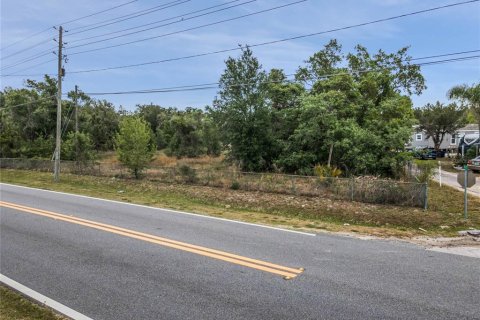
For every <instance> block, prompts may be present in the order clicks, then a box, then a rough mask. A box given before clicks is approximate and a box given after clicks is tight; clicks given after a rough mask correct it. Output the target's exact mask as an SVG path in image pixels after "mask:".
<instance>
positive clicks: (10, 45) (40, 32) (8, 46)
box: [0, 27, 52, 51]
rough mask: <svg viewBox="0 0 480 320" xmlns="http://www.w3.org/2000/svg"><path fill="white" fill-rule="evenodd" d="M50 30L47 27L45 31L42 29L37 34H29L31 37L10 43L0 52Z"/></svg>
mask: <svg viewBox="0 0 480 320" xmlns="http://www.w3.org/2000/svg"><path fill="white" fill-rule="evenodd" d="M51 28H52V27H48V28H46V29H44V30H41V31H38V32H36V33H34V34H31V35H29V36H27V37H25V38H22V39H20V40H18V41H15V42H12V43H10V44H9V45H6V46H5V47H2V48H1V49H0V51H3V50H5V49H7V48H10V47H12V46H14V45H16V44H17V43H20V42H23V41H25V40H28V39H31V38H33V37H35V36H38V35H39V34H42V33H44V32H47V31H48V30H50V29H51Z"/></svg>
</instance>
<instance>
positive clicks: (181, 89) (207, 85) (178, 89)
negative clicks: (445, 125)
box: [9, 55, 480, 108]
mask: <svg viewBox="0 0 480 320" xmlns="http://www.w3.org/2000/svg"><path fill="white" fill-rule="evenodd" d="M479 58H480V55H475V56H469V57H462V58H452V59H445V60H437V61H430V62H423V63H417V64H412V65H417V66H429V65H438V64H444V63H452V62H458V61H466V60H472V59H479ZM417 59H423V58H417ZM410 60H414V59H410ZM385 69H389V68H385ZM381 70H382V68H377V69H371V70H357V71H354V72H339V73H332V74H328V75H323V76H321V78H329V77H333V76H339V75H352V74H358V73H367V72H378V71H381ZM293 75H294V74H289V75H285V76H286V77H290V76H293ZM282 82H292V80H287V81H266V82H265V83H282ZM219 84H220V83H219V82H211V83H204V84H193V85H183V86H176V87H166V88H158V89H144V90H133V91H115V92H86V93H85V94H86V95H89V96H100V95H122V94H149V93H170V92H186V91H200V90H211V89H218V85H219ZM248 84H249V83H247V82H244V83H240V84H237V85H236V86H242V85H248ZM65 95H66V94H65ZM55 97H57V96H56V95H53V96H50V97H45V98H41V99H37V100H34V101H29V102H26V103H22V104H17V105H13V106H9V107H10V108H15V107H20V106H24V105H28V104H31V103H36V102H39V101H43V100H47V99H51V98H55Z"/></svg>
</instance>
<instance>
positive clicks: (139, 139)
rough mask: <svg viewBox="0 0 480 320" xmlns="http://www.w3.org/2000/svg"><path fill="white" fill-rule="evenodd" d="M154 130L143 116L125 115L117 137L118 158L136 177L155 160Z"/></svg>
mask: <svg viewBox="0 0 480 320" xmlns="http://www.w3.org/2000/svg"><path fill="white" fill-rule="evenodd" d="M152 137H153V132H152V130H151V129H150V127H149V125H148V123H147V122H146V121H145V120H143V119H142V118H138V117H132V116H125V117H123V118H122V120H121V122H120V128H119V132H118V133H117V135H116V138H115V149H116V151H117V155H118V159H119V160H120V162H121V163H122V164H124V165H125V166H126V167H127V168H129V169H130V170H131V171H132V173H133V175H134V176H135V178H136V179H139V178H140V175H141V172H142V171H143V170H144V169H145V168H146V167H147V166H148V164H149V163H150V162H152V160H153V156H154V154H155V150H156V147H155V144H154V142H153V139H152Z"/></svg>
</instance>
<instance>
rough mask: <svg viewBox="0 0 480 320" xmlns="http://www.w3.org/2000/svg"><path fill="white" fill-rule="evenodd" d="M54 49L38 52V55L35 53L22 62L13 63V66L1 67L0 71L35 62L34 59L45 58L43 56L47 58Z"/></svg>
mask: <svg viewBox="0 0 480 320" xmlns="http://www.w3.org/2000/svg"><path fill="white" fill-rule="evenodd" d="M55 49H56V48H55V47H52V48H50V49H48V50H45V51H42V52H39V53H37V54H35V55H33V56H30V57H28V58H25V59H23V60H20V61H17V62H15V63H13V64H10V65H8V66H6V67H3V68H2V69H1V70H0V71H3V70H6V69H10V68H13V67H16V66H19V65H21V64H24V63H26V62H30V61H33V60H36V59H38V58H41V57H45V56H47V55H49V54H52V53H54V51H53V50H55Z"/></svg>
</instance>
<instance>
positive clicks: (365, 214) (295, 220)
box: [0, 170, 480, 237]
mask: <svg viewBox="0 0 480 320" xmlns="http://www.w3.org/2000/svg"><path fill="white" fill-rule="evenodd" d="M0 181H2V182H5V183H15V184H20V185H25V186H31V187H37V188H42V189H49V190H57V191H65V192H70V193H77V194H83V195H89V196H95V197H101V198H106V199H113V200H120V201H126V202H132V203H139V204H144V205H150V206H155V207H165V208H172V209H177V210H185V211H191V212H197V213H201V214H207V215H212V216H220V217H224V218H229V219H237V220H242V221H248V222H256V223H263V224H271V225H277V226H283V227H286V228H295V229H309V230H313V231H320V230H329V231H345V232H357V233H362V234H370V235H377V236H390V235H394V236H400V237H411V236H416V235H443V236H454V235H456V231H458V230H462V229H466V228H469V227H472V228H480V199H479V198H473V197H470V198H469V201H470V208H471V209H470V211H469V215H470V219H468V220H464V219H463V194H462V193H461V192H458V191H456V190H454V189H452V188H448V187H443V188H440V187H439V186H438V185H437V184H435V183H432V184H431V186H430V188H429V204H430V206H429V210H428V211H424V210H422V209H419V208H409V207H397V206H389V205H372V204H364V203H358V202H349V201H340V200H331V199H324V198H319V197H305V196H292V195H284V194H273V193H266V192H249V191H240V190H231V189H222V188H212V187H203V186H191V185H187V184H184V185H178V184H165V183H160V182H150V181H141V180H140V181H136V180H131V179H116V178H104V177H89V176H76V175H67V174H64V175H63V176H62V180H61V182H59V183H53V181H52V175H51V173H44V172H34V171H24V170H2V171H1V178H0ZM419 228H421V229H424V230H425V231H423V230H421V229H419Z"/></svg>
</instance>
